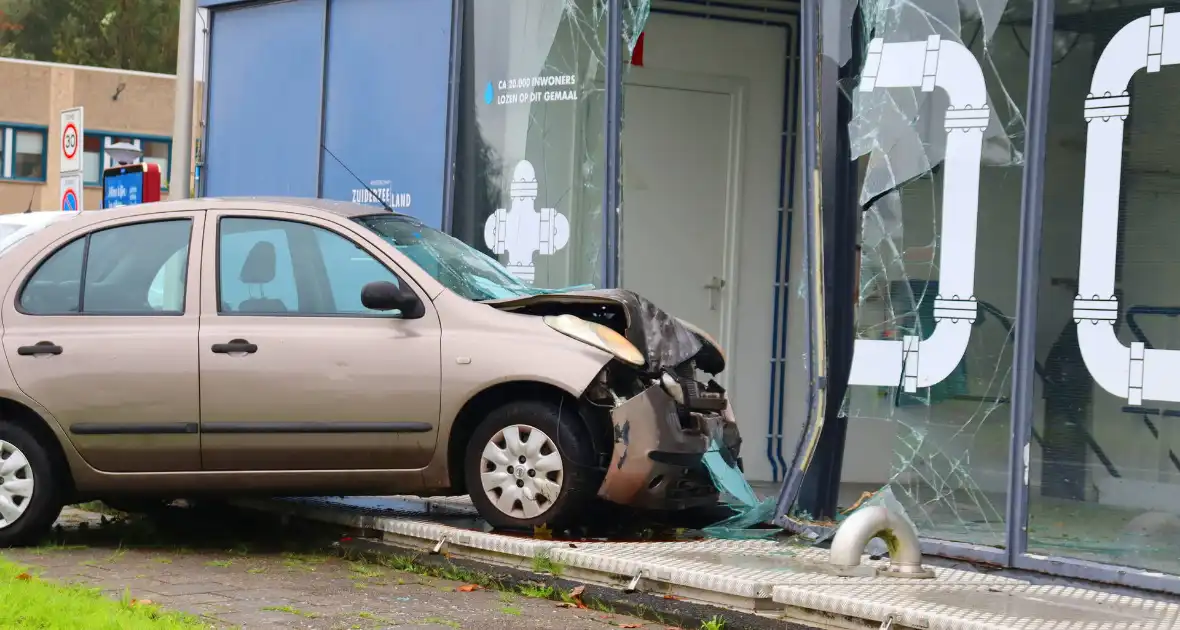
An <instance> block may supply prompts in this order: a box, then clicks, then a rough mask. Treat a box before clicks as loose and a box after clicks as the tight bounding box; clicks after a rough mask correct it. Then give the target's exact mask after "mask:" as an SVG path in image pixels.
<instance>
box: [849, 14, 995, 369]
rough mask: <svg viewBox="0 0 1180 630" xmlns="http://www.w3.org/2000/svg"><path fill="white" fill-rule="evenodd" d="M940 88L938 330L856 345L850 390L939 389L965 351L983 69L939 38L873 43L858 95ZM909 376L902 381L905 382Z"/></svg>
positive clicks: (971, 312) (984, 115)
mask: <svg viewBox="0 0 1180 630" xmlns="http://www.w3.org/2000/svg"><path fill="white" fill-rule="evenodd" d="M900 87H909V88H915V87H921V88H922V91H923V92H932V91H934V88H936V87H939V88H942V89H943V90H944V91H945V92H946V94H947V96H948V97H949V99H950V106H949V107H948V108H947V111H946V131H947V144H946V158H945V161H946V169H945V171H944V173H945V175H944V180H943V193H942V242H941V247H940V248H939V254H938V263H939V278H938V279H939V295H938V297H937V299H935V300H934V319H935V321H936V322H937V324H936V325H935V327H934V332H933V333H932V334H931V335H930V337H929V338H928V339H925V340H922V339H921V338H920V337H919V336H918V335H907V336H905V337H904V338H903V339H901V340H876V339H857V340H856V345H855V347H854V351H853V358H852V373H851V375H850V378H849V383H850V384H852V385H883V386H889V387H896V386H898V385H899V384H900V385H901V386H902V387H904V388H905V391H907V392H914V391H916V390H917V389H918V388H919V387H929V386H931V385H934V384H936V383H938V382H940V381H942V380H943V379H945V378H946V377H947V376H949V375H950V374H951V372H953V371H954V369H955V367H957V366H958V365H959V362H960V361H961V360H962V359H963V354H964V353H965V352H966V351H967V342H968V341H969V340H970V339H971V323H972V322H974V321H975V317H976V313H977V310H978V305H977V304H976V301H975V240H976V239H975V237H976V232H977V231H978V218H979V167H980V160H981V156H982V152H983V132H984V129H986V128H987V126H988V121H989V119H990V115H991V110H990V108H989V107H988V104H987V89H986V85H985V84H984V80H983V70H982V69H981V68H980V67H979V62H977V61H976V60H975V57H974V56H973V55H972V54H971V51H969V50H967V48H966V47H964V46H963V45H962V44H959V43H958V42H954V41H943V40H941V39H940V38H939V36H937V35H932V36H930V37H929V38H928V39H927V40H926V41H918V42H897V43H890V44H886V43H884V40H882V39H874V40H873V41H872V42H870V43H869V50H868V57H867V59H866V61H865V70H864V73H863V75H862V79H861V83H860V91H862V92H871V91H872V90H874V89H876V88H900ZM903 377H904V378H903Z"/></svg>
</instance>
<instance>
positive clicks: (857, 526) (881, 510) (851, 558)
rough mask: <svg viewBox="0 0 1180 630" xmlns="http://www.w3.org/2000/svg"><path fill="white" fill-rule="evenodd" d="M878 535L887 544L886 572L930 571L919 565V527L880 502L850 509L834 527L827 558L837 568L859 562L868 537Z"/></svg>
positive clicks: (912, 572)
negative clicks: (836, 526) (887, 562)
mask: <svg viewBox="0 0 1180 630" xmlns="http://www.w3.org/2000/svg"><path fill="white" fill-rule="evenodd" d="M874 538H880V539H881V540H882V541H884V542H885V546H886V547H888V548H889V572H890V573H896V574H901V575H913V576H915V577H922V576H925V575H927V574H929V571H928V570H927V569H926V568H924V567H923V566H922V545H921V543H920V542H919V541H918V530H916V529H914V526H913V525H912V524H911V523H910V522H909V521H907V520H906V519H904V518H902V517H901V516H899V515H897V514H896V513H895V512H893V511H892V510H890V509H889V508H887V507H885V506H883V505H872V506H868V507H864V508H861V509H859V510H857V511H856V512H853V514H852V516H849V517H848V518H847V519H845V520H844V522H843V523H840V526H839V527H838V528H836V536H835V537H834V538H832V548H831V551H830V552H829V554H828V562H829V564H832V565H834V566H836V567H839V568H851V567H855V566H859V565H860V557H861V555H862V554H864V550H865V547H866V546H867V545H868V544H869V541H870V540H872V539H874Z"/></svg>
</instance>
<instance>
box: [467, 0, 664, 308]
mask: <svg viewBox="0 0 1180 630" xmlns="http://www.w3.org/2000/svg"><path fill="white" fill-rule="evenodd" d="M623 4H624V7H625V11H626V15H625V16H624V20H625V25H626V27H625V32H627V33H635V34H636V36H637V34H638V31H639V30H641V29H642V24H643V21H644V19H645V18H646V15H647V2H646V0H644V1H642V2H640V1H638V0H636V1H633V2H624V3H623ZM464 6H465V9H466V11H467V13H466V15H465V16H464V20H463V24H464V33H463V42H462V61H461V68H460V74H461V76H460V98H459V112H458V125H457V126H458V151H457V155H456V169H455V170H456V172H455V203H454V212H453V215H454V216H453V226H452V233H453V234H454V235H456V236H457V237H459V238H460V239H462V240H463V241H464V242H466V243H468V244H470V245H472V246H474V247H477V248H479V249H481V250H482V251H484V252H486V253H488V254H490V255H492V256H495V257H496V258H498V259H499V260H500V262H502V263H504V264H505V266H506V267H507V268H508V269H509V271H511V272H512V273H513V274H514V275H516V276H517V277H518V278H520V279H521V280H522V281H523V282H526V283H528V284H531V285H533V286H535V287H539V288H563V287H568V286H571V285H584V284H599V281H600V278H599V275H600V273H601V267H602V261H601V257H602V256H603V255H604V254H605V252H603V251H602V232H603V221H602V192H603V185H604V177H605V174H604V170H603V165H604V159H603V154H604V143H603V125H604V119H603V115H604V110H603V105H604V103H605V100H604V98H603V96H604V91H605V84H604V79H605V68H604V65H603V63H604V60H605V59H606V47H607V26H608V19H607V3H606V0H559V1H556V2H555V1H553V0H473V1H472V2H467V3H465V5H464ZM632 43H633V42H632Z"/></svg>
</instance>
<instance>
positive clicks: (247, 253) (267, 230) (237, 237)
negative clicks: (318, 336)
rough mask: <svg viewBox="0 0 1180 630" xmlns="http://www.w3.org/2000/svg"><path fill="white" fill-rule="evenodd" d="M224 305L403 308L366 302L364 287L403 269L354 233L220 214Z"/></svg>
mask: <svg viewBox="0 0 1180 630" xmlns="http://www.w3.org/2000/svg"><path fill="white" fill-rule="evenodd" d="M219 233H220V239H221V240H220V243H219V248H218V250H219V253H218V256H219V259H218V287H219V295H218V301H219V303H220V304H219V312H221V313H238V314H253V315H319V316H323V315H382V316H390V315H397V314H398V313H397V312H396V311H394V312H389V311H374V310H370V309H367V308H365V307H364V305H362V304H361V289H362V288H364V286H365V285H366V284H368V283H370V282H375V281H379V280H383V281H386V282H392V283H394V284H398V283H400V280H399V279H398V277H397V275H396V274H394V273H393V272H392V271H390V270H389V268H387V267H386V266H385V265H383V264H382V263H381V262H380V261H378V260H377V259H376V258H374V257H373V256H372V255H370V254H369V253H368V252H367V251H365V250H364V249H363V248H362V247H360V246H359V245H357V244H356V243H354V242H353V241H351V240H349V239H347V238H345V237H343V236H341V235H339V234H337V233H335V232H333V231H331V230H327V229H324V228H321V227H317V226H314V225H308V224H306V223H300V222H297V221H286V220H279V219H247V218H236V217H227V218H224V219H222V220H221V222H220V227H219Z"/></svg>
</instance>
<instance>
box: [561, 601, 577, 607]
mask: <svg viewBox="0 0 1180 630" xmlns="http://www.w3.org/2000/svg"><path fill="white" fill-rule="evenodd" d="M557 607H558V608H577V607H578V606H577V605H576V604H573V603H570V602H560V603H558V604H557Z"/></svg>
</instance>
